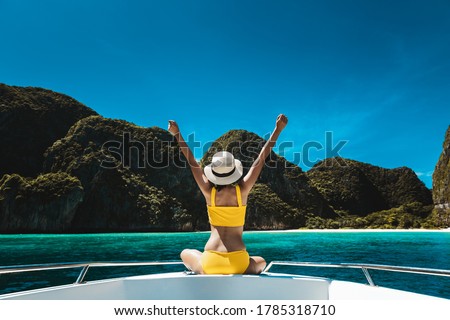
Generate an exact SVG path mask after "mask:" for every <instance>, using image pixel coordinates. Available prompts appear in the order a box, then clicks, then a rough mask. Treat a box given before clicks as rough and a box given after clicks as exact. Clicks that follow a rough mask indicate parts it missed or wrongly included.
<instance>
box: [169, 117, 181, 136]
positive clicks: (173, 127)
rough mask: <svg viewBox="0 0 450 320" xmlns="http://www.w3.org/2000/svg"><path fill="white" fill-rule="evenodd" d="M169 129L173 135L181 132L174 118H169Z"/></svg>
mask: <svg viewBox="0 0 450 320" xmlns="http://www.w3.org/2000/svg"><path fill="white" fill-rule="evenodd" d="M167 130H169V132H170V133H171V134H172V135H176V134H177V133H178V132H180V128H178V124H177V123H176V122H175V121H173V120H169V127H168V128H167Z"/></svg>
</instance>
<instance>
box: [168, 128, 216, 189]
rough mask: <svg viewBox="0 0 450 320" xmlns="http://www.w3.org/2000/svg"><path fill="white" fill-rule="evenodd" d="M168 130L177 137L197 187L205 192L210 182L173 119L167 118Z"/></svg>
mask: <svg viewBox="0 0 450 320" xmlns="http://www.w3.org/2000/svg"><path fill="white" fill-rule="evenodd" d="M168 130H169V132H170V133H171V134H172V135H173V136H174V137H175V139H177V141H178V145H179V146H180V149H181V152H182V153H183V154H184V156H185V157H186V160H187V162H188V164H189V166H190V167H191V171H192V174H193V176H194V179H195V182H197V185H198V187H199V188H200V190H201V191H202V192H203V193H205V192H206V193H207V192H208V191H209V189H210V183H209V181H208V179H207V178H206V176H205V175H204V174H203V170H202V168H201V167H200V165H199V164H198V162H197V160H195V157H194V154H193V153H192V151H191V149H190V148H189V146H188V145H187V143H186V141H184V139H183V136H182V135H181V132H180V128H179V127H178V124H177V123H176V122H175V121H173V120H169V128H168Z"/></svg>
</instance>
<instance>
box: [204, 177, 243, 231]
mask: <svg viewBox="0 0 450 320" xmlns="http://www.w3.org/2000/svg"><path fill="white" fill-rule="evenodd" d="M236 198H237V202H238V206H237V207H234V206H231V207H230V206H227V207H224V206H216V188H215V187H213V188H212V190H211V205H210V206H207V208H208V217H209V223H210V224H211V225H213V226H217V227H242V226H243V225H244V223H245V209H246V208H247V206H243V205H242V197H241V188H239V186H238V185H236Z"/></svg>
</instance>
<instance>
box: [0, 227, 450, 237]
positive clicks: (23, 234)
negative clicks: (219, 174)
mask: <svg viewBox="0 0 450 320" xmlns="http://www.w3.org/2000/svg"><path fill="white" fill-rule="evenodd" d="M210 232H211V231H209V230H205V231H138V232H135V231H133V232H120V231H118V232H86V233H0V236H36V235H40V236H44V235H48V236H50V235H53V236H64V235H77V236H82V235H114V234H121V235H125V234H126V235H135V234H181V233H197V234H198V233H210ZM382 232H391V233H408V232H409V233H426V232H433V233H436V232H437V233H447V232H448V233H450V228H446V229H289V230H244V234H247V233H382Z"/></svg>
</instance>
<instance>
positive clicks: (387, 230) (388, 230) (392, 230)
mask: <svg viewBox="0 0 450 320" xmlns="http://www.w3.org/2000/svg"><path fill="white" fill-rule="evenodd" d="M259 232H267V233H275V232H279V233H312V232H323V233H356V232H368V233H372V232H373V233H377V232H393V233H395V232H398V233H400V232H450V228H447V229H291V230H255V231H244V233H259Z"/></svg>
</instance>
